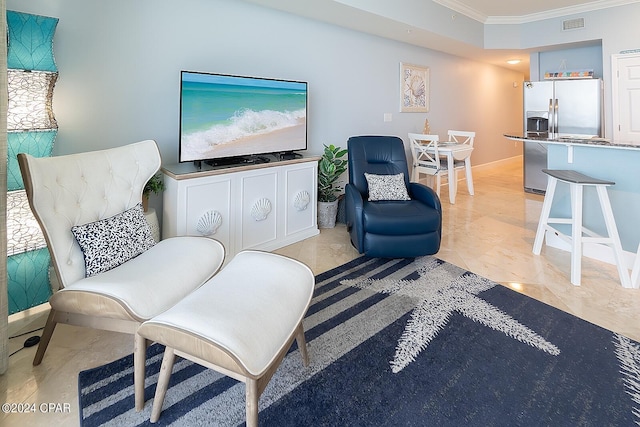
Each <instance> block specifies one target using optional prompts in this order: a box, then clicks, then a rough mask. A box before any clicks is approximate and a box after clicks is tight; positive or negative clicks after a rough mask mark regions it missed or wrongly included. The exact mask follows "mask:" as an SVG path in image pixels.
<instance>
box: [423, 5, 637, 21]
mask: <svg viewBox="0 0 640 427" xmlns="http://www.w3.org/2000/svg"><path fill="white" fill-rule="evenodd" d="M433 2H434V3H438V4H440V5H441V6H444V7H446V8H449V9H451V10H453V11H455V12H458V13H461V14H463V15H465V16H467V17H469V18H471V19H475V20H476V21H479V22H482V23H483V24H525V23H528V22H535V21H542V20H543V19H550V18H559V17H562V16H567V15H573V14H578V13H585V12H593V11H596V10H601V9H607V8H611V7H618V6H625V5H627V4H632V3H638V2H640V0H597V1H592V2H589V3H584V4H579V5H576V6H569V7H562V8H558V9H550V10H546V11H544V12H539V13H531V14H528V15H521V16H487V15H485V14H483V13H481V12H479V11H477V10H475V9H473V8H471V7H469V6H467V5H465V4H463V3H462V2H460V1H459V0H433Z"/></svg>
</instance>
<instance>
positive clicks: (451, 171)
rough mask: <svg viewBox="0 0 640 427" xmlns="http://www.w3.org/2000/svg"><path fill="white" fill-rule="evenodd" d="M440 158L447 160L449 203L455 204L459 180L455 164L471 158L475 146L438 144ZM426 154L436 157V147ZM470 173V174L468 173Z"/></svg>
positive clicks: (428, 149)
mask: <svg viewBox="0 0 640 427" xmlns="http://www.w3.org/2000/svg"><path fill="white" fill-rule="evenodd" d="M437 147H438V148H437V150H438V156H439V157H441V158H446V159H447V179H448V184H449V203H451V204H455V202H456V193H457V191H458V180H457V179H456V170H455V167H454V166H455V162H456V161H462V160H464V161H465V163H466V162H468V161H469V158H470V157H471V155H470V152H471V151H473V146H470V145H469V144H463V143H459V142H455V141H442V142H438V143H437ZM426 152H428V153H430V154H432V155H435V154H436V147H435V146H431V147H429V148H427V150H426ZM467 173H468V172H467Z"/></svg>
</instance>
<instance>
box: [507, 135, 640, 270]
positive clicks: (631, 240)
mask: <svg viewBox="0 0 640 427" xmlns="http://www.w3.org/2000/svg"><path fill="white" fill-rule="evenodd" d="M504 136H505V138H507V139H509V140H513V141H523V142H534V143H539V144H543V145H545V146H546V147H547V149H548V151H547V168H548V169H558V170H575V171H578V172H581V173H583V174H585V175H589V176H592V177H594V178H599V179H606V180H610V181H613V182H615V185H613V186H611V187H609V190H608V191H609V198H610V200H611V206H612V209H613V214H614V217H615V220H616V225H617V227H618V232H619V234H620V240H621V243H622V247H623V249H624V251H625V262H626V263H627V265H628V266H629V268H631V266H632V264H633V260H634V257H635V253H636V251H637V249H638V242H640V227H638V217H640V142H628V141H611V140H609V139H605V138H588V137H585V138H582V137H575V136H574V137H557V136H556V137H546V136H544V137H543V136H525V135H523V134H522V132H511V133H505V134H504ZM565 187H568V186H566V185H559V186H558V188H557V189H556V195H555V197H554V201H553V205H552V209H551V216H552V217H565V218H568V217H570V212H571V203H570V195H569V190H568V188H565ZM583 222H584V225H585V227H587V228H591V229H592V230H594V231H595V232H597V233H599V234H602V235H607V232H606V227H605V225H604V221H603V217H602V213H601V211H600V204H599V202H598V199H597V195H596V194H595V191H593V192H590V191H586V192H585V195H584V213H583ZM569 234H570V233H569ZM550 240H551V241H552V243H549V244H550V245H551V246H555V247H560V248H563V247H562V244H561V243H558V244H557V245H556V244H555V243H553V239H550ZM563 243H564V242H563ZM590 245H591V247H590V248H588V247H587V245H585V251H584V252H585V255H587V256H591V257H592V258H597V259H600V260H603V261H607V262H610V263H613V253H608V252H611V251H608V249H609V248H607V247H605V246H604V245H598V244H590ZM567 247H568V245H567Z"/></svg>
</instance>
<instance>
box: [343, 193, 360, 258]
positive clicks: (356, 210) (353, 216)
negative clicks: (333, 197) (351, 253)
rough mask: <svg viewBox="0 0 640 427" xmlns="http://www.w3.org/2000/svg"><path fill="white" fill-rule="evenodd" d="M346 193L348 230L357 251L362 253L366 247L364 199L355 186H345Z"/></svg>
mask: <svg viewBox="0 0 640 427" xmlns="http://www.w3.org/2000/svg"><path fill="white" fill-rule="evenodd" d="M344 192H345V205H346V206H345V208H346V214H347V218H346V220H347V230H348V231H349V232H350V234H351V241H352V243H353V244H354V246H355V247H356V249H358V251H359V252H360V253H362V248H363V246H364V222H363V219H362V216H363V209H364V199H363V197H362V194H361V193H360V191H359V190H358V189H357V188H356V186H355V185H353V184H347V185H345V187H344ZM354 240H355V241H354Z"/></svg>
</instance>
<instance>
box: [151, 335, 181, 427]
mask: <svg viewBox="0 0 640 427" xmlns="http://www.w3.org/2000/svg"><path fill="white" fill-rule="evenodd" d="M174 360H175V355H174V352H173V349H172V348H170V347H167V348H166V349H165V350H164V356H163V357H162V365H161V366H160V374H158V384H157V385H156V395H155V397H154V398H153V409H152V410H151V422H152V423H155V422H156V421H158V418H160V413H161V412H162V404H163V403H164V396H165V395H166V394H167V388H168V387H169V380H170V379H171V371H173V361H174Z"/></svg>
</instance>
